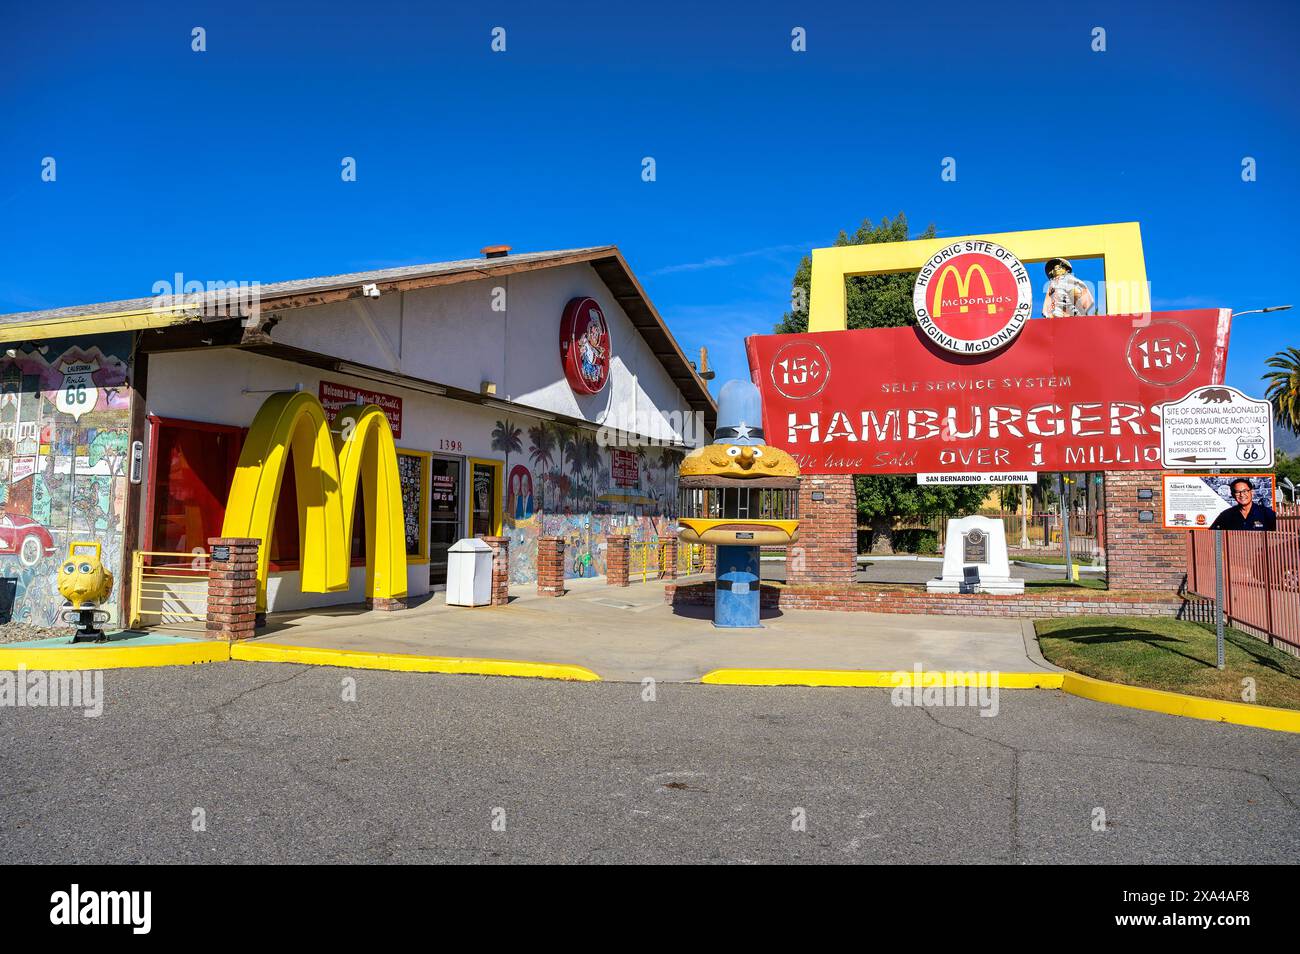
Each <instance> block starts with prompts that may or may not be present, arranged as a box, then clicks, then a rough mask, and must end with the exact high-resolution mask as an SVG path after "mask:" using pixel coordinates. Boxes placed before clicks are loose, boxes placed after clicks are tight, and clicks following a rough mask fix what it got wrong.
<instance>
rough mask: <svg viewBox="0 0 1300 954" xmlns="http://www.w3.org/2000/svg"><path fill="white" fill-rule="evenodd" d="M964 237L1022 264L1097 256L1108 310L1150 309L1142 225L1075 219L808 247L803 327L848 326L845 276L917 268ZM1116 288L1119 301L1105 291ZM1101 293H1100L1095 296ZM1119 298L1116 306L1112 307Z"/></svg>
mask: <svg viewBox="0 0 1300 954" xmlns="http://www.w3.org/2000/svg"><path fill="white" fill-rule="evenodd" d="M968 239H971V240H974V239H978V240H982V241H986V242H995V243H996V244H998V245H1001V246H1003V247H1004V248H1007V249H1009V250H1010V251H1011V252H1013V253H1014V254H1015V255H1016V257H1017V258H1019V259H1020V260H1021V261H1022V262H1024V263H1025V264H1026V265H1029V264H1031V263H1036V262H1045V261H1047V260H1048V259H1049V258H1069V259H1083V258H1100V259H1102V261H1103V263H1104V265H1105V270H1106V271H1105V276H1106V287H1107V299H1108V300H1107V302H1106V308H1107V313H1108V314H1142V313H1144V312H1148V311H1150V310H1151V295H1150V291H1149V289H1148V287H1147V267H1146V257H1145V255H1144V254H1143V252H1142V230H1141V228H1140V226H1139V225H1138V223H1137V222H1117V223H1113V224H1110V225H1078V226H1071V227H1068V228H1060V229H1035V230H1033V231H1027V232H996V233H989V234H987V235H959V236H956V237H955V238H954V237H948V238H932V239H915V240H913V241H910V242H882V243H880V244H876V245H837V246H834V247H832V248H815V249H813V251H812V285H811V288H810V289H809V302H808V330H809V331H843V330H845V329H846V328H847V327H848V313H847V309H846V297H845V288H844V285H845V281H846V280H847V279H848V278H850V277H852V276H854V275H888V274H896V273H898V272H915V271H919V270H920V268H921V266H922V265H924V264H925V263H926V262H927V261H928V260H929V258H930V256H932V255H934V253H935V252H938V251H939V250H940V249H944V248H947V247H948V246H949V245H952V244H953V243H955V242H964V241H966V240H968ZM1112 290H1117V291H1118V292H1119V295H1117V296H1116V298H1121V299H1122V302H1116V300H1115V298H1112V297H1111V295H1110V292H1111V291H1112ZM1098 297H1100V296H1098ZM1113 304H1118V305H1119V308H1118V309H1116V308H1112V307H1111V306H1112V305H1113Z"/></svg>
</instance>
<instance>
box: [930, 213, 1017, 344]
mask: <svg viewBox="0 0 1300 954" xmlns="http://www.w3.org/2000/svg"><path fill="white" fill-rule="evenodd" d="M1033 297H1034V286H1033V281H1032V280H1031V279H1030V277H1029V272H1028V270H1027V269H1026V268H1025V266H1024V264H1023V263H1022V262H1021V261H1020V259H1018V258H1016V256H1015V255H1013V254H1011V252H1009V251H1008V250H1007V249H1005V248H1003V247H1002V246H1001V245H998V244H997V243H995V242H986V241H983V240H980V239H966V240H964V241H961V242H954V243H953V244H952V245H949V246H948V247H947V248H943V249H940V250H939V251H938V252H936V253H935V254H934V255H933V256H931V257H930V259H929V261H927V262H926V263H925V264H924V265H923V266H921V272H920V274H919V275H917V277H916V284H915V286H913V288H912V305H913V308H914V309H915V310H916V321H917V324H918V326H919V327H920V328H921V331H923V332H924V333H925V335H926V337H928V338H929V339H930V340H931V341H933V342H934V343H935V344H937V345H938V346H939V347H940V348H944V349H945V350H948V351H953V352H956V353H957V354H984V353H987V352H990V351H997V350H998V349H999V348H1002V347H1004V346H1006V345H1008V344H1010V343H1011V341H1012V340H1014V339H1015V337H1016V335H1018V334H1020V330H1021V329H1022V328H1024V326H1025V322H1027V321H1028V320H1029V317H1030V314H1031V313H1032V311H1033Z"/></svg>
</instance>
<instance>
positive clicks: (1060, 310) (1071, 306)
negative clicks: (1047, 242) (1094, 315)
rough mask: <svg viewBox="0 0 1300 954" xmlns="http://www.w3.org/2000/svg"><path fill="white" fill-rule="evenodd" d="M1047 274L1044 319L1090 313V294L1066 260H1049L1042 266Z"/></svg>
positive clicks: (1091, 301) (1091, 302) (1091, 303)
mask: <svg viewBox="0 0 1300 954" xmlns="http://www.w3.org/2000/svg"><path fill="white" fill-rule="evenodd" d="M1043 270H1044V271H1046V272H1047V278H1048V282H1047V297H1046V298H1045V299H1044V300H1043V317H1044V318H1074V317H1077V316H1079V315H1087V314H1091V312H1092V305H1093V300H1092V292H1090V291H1089V290H1088V286H1087V284H1085V283H1084V282H1082V281H1080V280H1079V279H1078V278H1076V277H1075V275H1074V266H1072V265H1071V264H1070V260H1069V259H1068V258H1049V259H1048V260H1047V263H1046V264H1045V265H1044V266H1043Z"/></svg>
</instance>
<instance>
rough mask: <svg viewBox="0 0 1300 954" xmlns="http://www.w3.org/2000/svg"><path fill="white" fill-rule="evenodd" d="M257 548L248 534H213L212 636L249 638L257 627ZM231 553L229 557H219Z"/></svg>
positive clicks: (210, 575) (209, 627)
mask: <svg viewBox="0 0 1300 954" xmlns="http://www.w3.org/2000/svg"><path fill="white" fill-rule="evenodd" d="M257 547H258V541H257V540H256V539H252V538H248V537H210V538H208V550H209V553H210V554H211V558H210V559H209V560H208V622H207V633H208V638H209V639H248V638H250V637H251V636H252V635H253V632H254V630H255V629H256V627H257V615H258V614H257ZM227 553H228V559H224V560H222V559H218V557H219V556H221V555H223V554H227Z"/></svg>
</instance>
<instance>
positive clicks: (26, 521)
mask: <svg viewBox="0 0 1300 954" xmlns="http://www.w3.org/2000/svg"><path fill="white" fill-rule="evenodd" d="M53 553H54V538H53V537H52V536H50V531H48V530H46V529H45V528H44V527H43V526H41V525H40V524H39V523H37V522H36V521H35V520H33V519H32V518H31V517H29V516H27V514H25V513H8V512H6V511H3V510H0V556H15V555H17V557H18V559H19V560H21V561H22V563H23V566H35V565H36V564H37V563H39V562H40V560H41V557H47V556H50V555H51V554H53Z"/></svg>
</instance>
